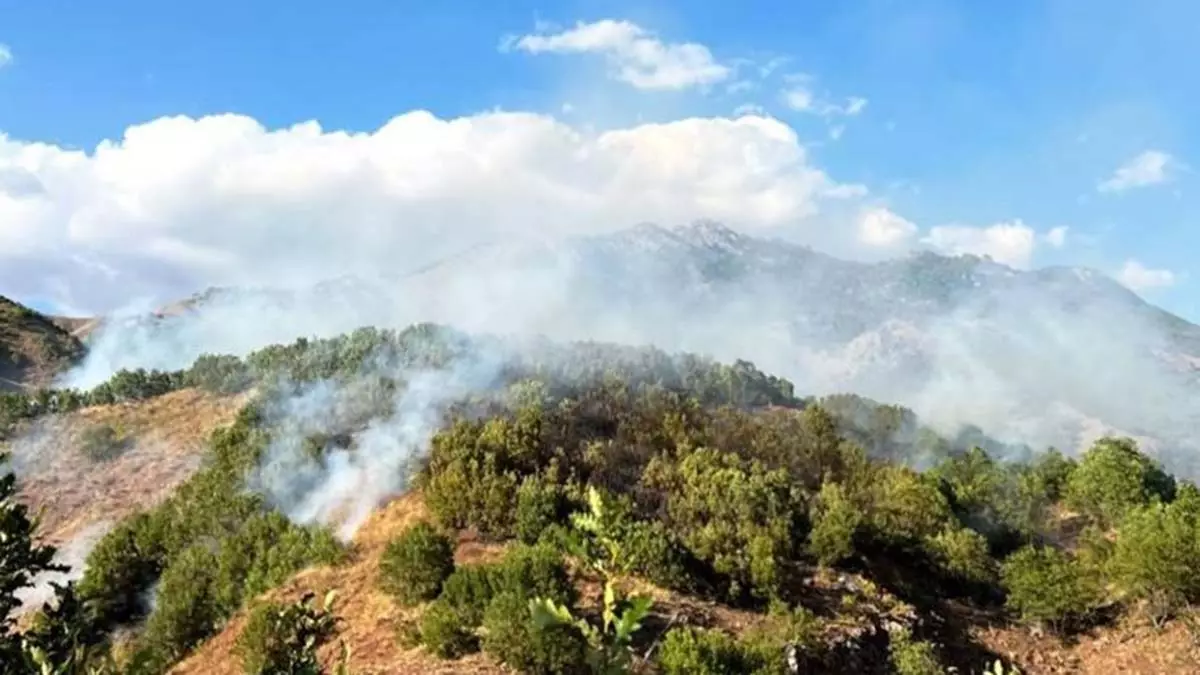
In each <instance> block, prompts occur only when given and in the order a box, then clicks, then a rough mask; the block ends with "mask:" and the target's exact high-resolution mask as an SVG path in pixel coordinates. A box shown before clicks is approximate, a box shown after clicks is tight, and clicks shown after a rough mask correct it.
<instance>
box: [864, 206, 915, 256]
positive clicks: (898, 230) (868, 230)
mask: <svg viewBox="0 0 1200 675" xmlns="http://www.w3.org/2000/svg"><path fill="white" fill-rule="evenodd" d="M916 234H917V226H916V224H915V223H913V222H911V221H909V220H906V219H905V218H903V217H902V216H899V215H897V214H895V213H893V212H892V211H890V210H888V209H886V208H883V207H872V208H868V209H864V210H863V211H862V213H861V214H859V219H858V240H859V241H860V242H862V243H864V244H866V245H868V246H877V247H880V248H892V247H896V246H900V245H903V244H907V243H909V241H910V240H911V239H912V238H913V237H914V236H915V235H916Z"/></svg>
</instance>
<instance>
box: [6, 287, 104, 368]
mask: <svg viewBox="0 0 1200 675" xmlns="http://www.w3.org/2000/svg"><path fill="white" fill-rule="evenodd" d="M71 321H72V320H71V319H62V318H56V317H48V316H45V315H42V314H39V313H38V312H35V311H33V310H32V309H29V308H28V307H25V306H24V305H21V304H18V303H16V302H14V301H12V300H10V299H8V298H6V297H4V296H0V391H12V390H20V389H24V388H26V387H29V386H37V385H44V384H48V383H49V382H50V381H52V380H53V378H54V376H55V375H57V374H58V373H60V372H62V371H63V370H65V369H66V368H68V367H69V366H71V365H74V364H75V363H76V362H78V361H79V360H80V359H81V358H82V357H83V354H84V349H83V344H82V342H80V340H79V338H78V337H76V336H75V335H74V334H73V333H72V332H71V331H72V329H73V327H72V324H71ZM78 327H79V326H78V325H77V326H74V328H78Z"/></svg>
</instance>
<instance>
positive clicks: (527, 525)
mask: <svg viewBox="0 0 1200 675" xmlns="http://www.w3.org/2000/svg"><path fill="white" fill-rule="evenodd" d="M566 507H567V503H566V498H565V495H564V494H563V491H562V488H560V487H559V486H557V485H553V484H551V483H549V482H547V481H546V480H545V479H543V478H541V477H539V476H529V477H527V478H526V479H525V480H524V481H522V482H521V486H520V487H519V488H518V489H517V506H516V514H515V516H514V521H515V522H514V525H513V533H514V535H516V538H517V539H518V540H520V541H522V542H524V543H526V544H536V543H537V542H538V540H540V539H541V538H542V535H543V534H545V533H546V531H547V530H549V529H550V528H551V527H552V526H554V525H556V524H560V523H563V522H565V520H566V518H565V517H564V516H565V513H566Z"/></svg>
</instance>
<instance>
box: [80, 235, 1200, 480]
mask: <svg viewBox="0 0 1200 675" xmlns="http://www.w3.org/2000/svg"><path fill="white" fill-rule="evenodd" d="M418 321H434V322H439V323H446V324H450V325H454V326H457V327H460V328H462V329H465V330H468V331H476V332H491V333H501V334H540V335H546V336H548V337H551V338H555V339H596V340H605V341H613V342H623V343H628V344H654V345H656V346H659V347H661V348H664V349H667V350H669V351H676V350H678V351H691V352H699V353H705V354H709V355H711V356H714V357H716V358H719V359H723V360H734V359H739V358H744V359H749V360H751V361H753V362H754V363H755V364H756V365H758V366H759V367H760V368H763V369H764V370H766V371H768V372H772V373H777V374H779V375H781V376H784V377H788V378H789V379H791V380H792V381H794V382H796V383H797V386H798V387H799V388H800V389H801V390H803V391H805V392H809V393H813V394H827V393H835V392H846V391H852V392H856V393H860V394H863V395H866V396H870V397H872V398H875V399H877V400H883V401H890V402H896V403H900V404H903V405H906V406H909V407H911V408H913V409H914V410H916V411H917V412H918V413H919V414H921V415H922V417H923V418H925V419H927V420H928V421H929V422H930V423H932V424H934V425H935V426H938V427H939V428H942V429H944V430H946V431H951V430H953V429H955V428H957V427H960V426H962V425H964V424H974V425H978V426H980V427H983V428H984V429H986V430H987V431H988V432H989V433H991V434H992V435H995V436H997V437H1000V438H1004V439H1006V440H1009V441H1012V442H1021V443H1029V444H1031V445H1034V446H1045V445H1055V446H1058V447H1064V448H1077V447H1082V446H1084V445H1086V444H1088V443H1089V442H1090V441H1091V440H1093V439H1094V438H1096V437H1097V436H1099V435H1102V434H1104V433H1107V432H1117V433H1122V434H1128V435H1132V436H1135V437H1138V438H1139V439H1141V440H1143V441H1144V442H1146V443H1147V444H1148V446H1149V447H1151V448H1153V449H1155V450H1156V451H1158V452H1159V453H1160V454H1164V455H1176V456H1178V457H1180V458H1186V457H1190V456H1191V454H1192V453H1186V452H1183V450H1190V449H1195V448H1196V447H1197V441H1196V436H1195V432H1194V430H1195V429H1196V428H1200V403H1197V391H1198V389H1197V388H1198V386H1200V327H1197V326H1195V325H1192V324H1190V323H1188V322H1186V321H1184V320H1183V319H1181V318H1179V317H1176V316H1174V315H1171V314H1170V313H1168V312H1166V311H1163V310H1161V309H1159V308H1157V307H1155V306H1153V305H1151V304H1149V303H1147V302H1145V301H1143V300H1142V299H1141V298H1139V297H1138V296H1137V295H1136V294H1134V293H1132V292H1131V291H1129V290H1128V289H1126V288H1125V287H1123V286H1121V285H1120V284H1118V283H1116V282H1115V281H1113V280H1112V279H1110V278H1109V277H1107V276H1105V275H1104V274H1101V273H1099V272H1096V271H1093V270H1088V269H1082V268H1064V267H1052V268H1044V269H1037V270H1032V271H1019V270H1014V269H1012V268H1009V267H1006V266H1004V265H1000V264H998V263H995V262H993V261H991V260H989V259H986V258H979V257H974V256H958V257H946V256H941V255H937V254H934V253H930V252H920V253H915V254H912V255H910V256H908V257H905V258H900V259H895V260H888V261H885V262H879V263H864V262H855V261H847V260H840V259H837V258H833V257H831V256H828V255H825V254H822V253H820V252H817V251H814V250H813V249H811V248H808V247H805V246H800V245H796V244H792V243H788V242H784V241H780V240H774V239H763V238H757V237H752V236H749V235H746V234H743V233H739V232H736V231H734V230H732V229H730V228H727V227H724V226H722V225H720V224H718V223H714V222H699V223H695V224H692V225H689V226H683V227H676V228H665V227H661V226H657V225H653V224H642V225H638V226H635V227H632V228H629V229H626V230H622V231H617V232H614V233H610V234H604V235H596V236H587V237H575V238H569V239H564V240H556V241H536V242H534V241H516V242H506V243H503V244H493V245H478V246H474V247H472V248H470V249H468V250H466V251H464V252H462V253H460V254H458V255H455V256H451V257H450V258H447V259H444V260H442V261H434V262H432V263H430V264H427V265H425V266H423V267H421V268H420V269H418V270H415V271H405V272H398V273H393V274H390V275H386V276H375V277H368V276H355V275H348V276H345V277H342V278H339V279H335V280H331V281H324V282H320V283H314V284H313V285H311V286H308V287H305V288H300V289H291V290H287V289H264V288H258V289H253V288H237V289H234V288H223V289H210V290H209V291H206V292H205V293H203V294H200V295H197V296H194V297H192V298H189V299H187V300H185V301H182V302H180V303H177V304H175V305H173V306H172V307H171V308H169V311H163V312H160V313H159V314H158V315H156V316H154V317H145V316H137V317H128V318H125V319H122V320H119V321H118V320H113V321H112V322H111V325H110V326H108V327H106V328H105V329H104V330H102V331H100V334H99V335H96V336H94V338H93V339H91V340H90V341H89V342H90V344H91V350H92V358H90V359H89V362H88V364H87V366H86V367H85V368H83V369H82V370H79V371H77V372H76V373H75V376H74V380H73V381H74V382H75V383H77V384H83V385H88V384H94V383H96V382H99V381H102V380H103V379H105V378H107V377H108V376H109V375H110V374H111V373H112V372H113V371H114V370H116V369H118V368H121V367H138V366H144V367H154V368H161V369H174V368H180V367H183V366H185V365H187V364H189V363H190V362H191V361H192V360H193V359H194V358H195V357H196V356H198V355H199V354H201V353H204V352H213V353H235V354H244V353H247V352H249V351H251V350H253V349H256V348H259V347H262V346H265V345H268V344H273V343H279V342H290V341H291V340H294V339H295V338H297V337H300V336H318V337H324V336H331V335H336V334H339V333H342V332H346V331H349V330H352V329H354V328H356V327H358V326H363V325H380V326H394V327H400V326H405V325H409V324H411V323H414V322H418ZM1176 469H1177V470H1180V471H1184V472H1185V473H1187V472H1190V471H1191V469H1190V468H1184V467H1179V466H1177V467H1176Z"/></svg>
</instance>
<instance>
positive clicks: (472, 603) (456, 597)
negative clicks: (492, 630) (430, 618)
mask: <svg viewBox="0 0 1200 675" xmlns="http://www.w3.org/2000/svg"><path fill="white" fill-rule="evenodd" d="M498 569H499V565H495V564H474V565H462V566H460V567H458V568H457V569H455V570H454V573H453V574H451V575H450V576H449V577H448V578H447V579H446V582H445V583H444V584H442V594H441V595H440V596H439V597H438V599H437V602H438V603H439V604H444V605H446V606H448V607H451V608H453V609H454V610H455V612H457V613H458V615H459V616H460V617H461V618H462V620H463V622H464V623H465V624H466V625H468V626H471V627H475V626H478V625H479V624H480V623H481V622H482V621H483V612H484V610H486V609H487V606H488V603H490V602H491V601H492V598H493V597H494V596H495V595H496V584H497V577H498V574H497V570H498Z"/></svg>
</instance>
